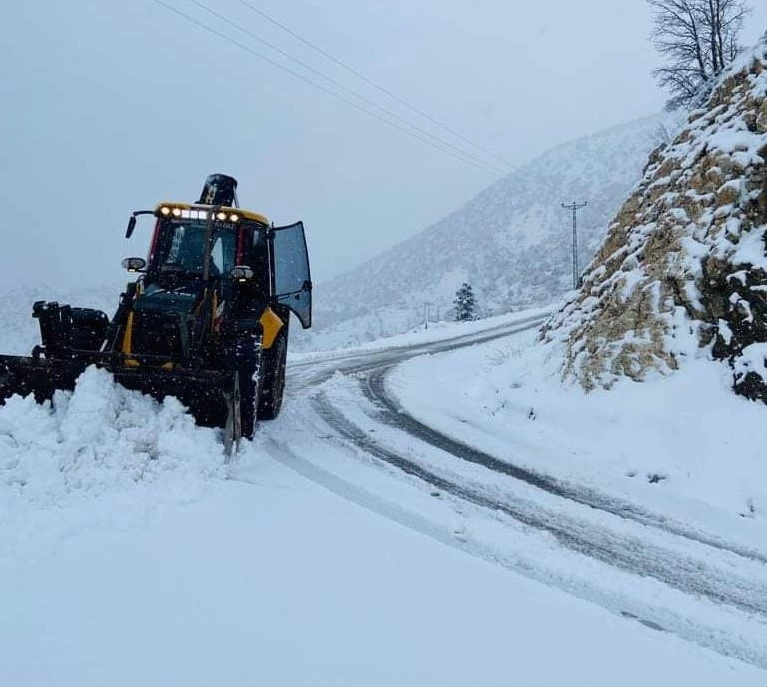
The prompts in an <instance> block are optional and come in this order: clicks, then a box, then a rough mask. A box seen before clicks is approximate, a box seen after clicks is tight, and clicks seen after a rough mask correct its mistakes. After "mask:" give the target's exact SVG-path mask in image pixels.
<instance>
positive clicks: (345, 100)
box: [151, 0, 498, 175]
mask: <svg viewBox="0 0 767 687" xmlns="http://www.w3.org/2000/svg"><path fill="white" fill-rule="evenodd" d="M151 1H152V2H154V3H155V4H157V5H160V6H161V7H164V8H165V9H167V10H169V11H170V12H173V13H174V14H176V15H178V16H179V17H182V18H183V19H185V20H186V21H188V22H190V23H192V24H194V25H195V26H198V27H199V28H201V29H203V30H205V31H208V32H209V33H212V34H214V35H216V36H218V37H219V38H222V39H223V40H225V41H227V42H228V43H231V44H232V45H236V46H237V47H238V48H240V49H241V50H244V51H245V52H248V53H250V54H251V55H253V56H254V57H256V58H258V59H260V60H263V61H264V62H266V63H268V64H270V65H272V66H273V67H276V68H277V69H280V70H282V71H284V72H287V73H288V74H291V75H292V76H295V77H296V78H297V79H300V80H301V81H304V82H305V83H308V84H309V85H310V86H313V87H314V88H316V89H317V90H319V91H322V92H323V93H326V94H327V95H329V96H331V97H333V98H336V99H337V100H340V101H341V102H343V103H346V104H347V105H349V106H350V107H353V108H354V109H356V110H359V111H360V112H364V113H365V114H366V115H368V116H369V117H373V118H374V119H377V120H378V121H380V122H383V123H384V124H386V125H388V126H390V127H392V128H394V129H397V130H399V131H401V132H403V133H405V134H407V135H408V136H410V137H411V138H415V139H416V140H418V141H421V142H422V143H426V145H429V146H431V147H432V148H435V149H436V150H439V151H441V152H443V153H445V154H446V155H450V156H451V157H453V158H455V159H456V160H460V161H461V162H463V163H465V164H467V165H471V166H472V167H475V168H476V169H479V170H481V171H483V172H486V173H492V174H494V175H495V174H497V173H498V172H497V171H496V170H494V169H492V168H491V167H489V165H486V164H483V165H480V164H477V163H475V162H472V161H471V160H469V159H467V158H466V157H464V156H462V155H461V154H457V153H454V152H452V151H450V150H448V149H446V148H444V147H442V146H441V145H439V144H437V143H435V142H433V141H430V140H429V139H428V138H424V137H422V136H420V135H418V134H417V133H414V132H413V131H410V130H409V129H406V128H405V127H403V126H400V125H399V124H397V123H396V122H392V121H390V120H388V119H386V118H384V117H382V116H380V115H379V114H377V113H376V112H372V111H371V110H368V109H367V108H364V107H362V106H361V105H359V104H358V103H355V102H354V101H352V100H349V99H348V98H344V97H343V96H342V95H339V94H338V93H336V92H334V91H331V90H330V89H328V88H325V87H324V86H322V85H321V84H318V83H316V82H315V81H312V80H311V79H309V78H308V77H306V76H304V75H303V74H300V73H299V72H296V71H294V70H293V69H290V68H289V67H286V66H285V65H283V64H280V63H279V62H275V61H274V60H272V59H271V58H269V57H267V56H266V55H263V54H261V53H259V52H258V51H256V50H254V49H253V48H252V47H250V46H249V45H245V44H243V43H241V42H240V41H238V40H236V39H234V38H232V37H231V36H228V35H227V34H225V33H223V32H221V31H219V30H217V29H215V28H213V27H212V26H209V25H207V24H205V23H204V22H201V21H199V20H197V19H195V18H194V17H192V16H190V15H188V14H186V13H185V12H183V11H181V10H179V9H178V8H176V7H173V6H172V5H169V4H167V3H165V2H163V0H151Z"/></svg>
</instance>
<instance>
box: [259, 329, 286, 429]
mask: <svg viewBox="0 0 767 687" xmlns="http://www.w3.org/2000/svg"><path fill="white" fill-rule="evenodd" d="M287 357H288V335H287V331H284V332H280V334H279V335H278V336H277V338H276V339H275V340H274V343H273V344H272V346H271V348H269V349H268V350H265V351H264V352H263V358H262V361H261V393H260V395H259V399H258V419H259V420H274V418H276V417H277V416H278V415H279V414H280V408H282V397H283V395H284V392H285V367H286V362H287Z"/></svg>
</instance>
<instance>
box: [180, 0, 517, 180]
mask: <svg viewBox="0 0 767 687" xmlns="http://www.w3.org/2000/svg"><path fill="white" fill-rule="evenodd" d="M187 2H190V3H192V4H193V5H196V6H197V7H199V8H201V9H203V10H204V11H205V12H208V13H209V14H212V15H213V16H214V17H216V18H217V19H219V20H220V21H223V22H225V23H226V24H228V25H229V26H232V27H233V28H235V29H237V30H238V31H241V32H242V33H244V34H245V35H247V36H249V37H250V38H253V39H254V40H257V41H258V42H259V43H261V44H262V45H265V46H266V47H268V48H270V49H271V50H274V51H275V52H276V53H278V54H279V55H282V56H283V57H285V58H286V59H288V60H290V61H291V62H294V63H295V64H298V65H299V66H301V67H303V68H304V69H306V70H307V71H308V72H311V73H312V74H314V75H315V76H319V77H320V78H321V79H325V81H327V82H329V83H331V84H333V85H334V86H335V87H336V88H340V89H341V90H342V91H344V92H346V93H348V94H349V95H352V96H354V97H355V98H359V99H360V100H362V101H363V102H365V103H367V104H368V105H371V106H372V107H375V108H376V109H377V110H380V111H381V112H384V113H385V114H387V115H388V116H389V117H391V118H392V119H394V120H395V121H398V122H400V123H401V124H403V125H404V126H409V127H410V128H412V129H414V130H415V131H417V132H418V133H419V134H422V135H424V136H427V137H428V138H431V139H432V140H434V141H436V142H437V143H439V144H441V145H444V146H445V147H446V148H450V149H451V150H453V151H455V152H457V153H458V154H459V155H463V156H465V157H468V158H469V159H471V160H474V161H475V162H477V163H479V164H481V165H484V166H486V167H488V169H490V170H492V171H493V172H494V173H496V174H505V173H506V170H503V169H500V168H497V167H496V166H494V165H493V164H490V163H488V162H486V161H485V160H483V159H482V158H481V157H477V156H476V155H474V154H473V153H470V152H468V151H466V150H463V149H462V148H459V147H458V146H455V145H453V144H452V143H449V142H448V141H445V140H444V139H442V138H440V137H439V136H435V135H434V134H432V133H431V132H429V131H427V130H426V129H422V128H420V127H418V126H416V125H415V124H411V123H410V122H408V121H407V120H406V119H404V118H403V117H400V116H399V115H398V114H397V113H396V112H392V111H391V110H389V109H387V108H385V107H383V106H381V105H379V104H378V103H377V102H375V101H374V100H371V99H370V98H368V97H366V96H364V95H361V94H360V93H357V92H356V91H355V90H353V89H351V88H348V87H347V86H345V85H344V84H342V83H341V82H340V81H337V80H336V79H334V78H332V77H330V76H327V75H326V74H323V73H322V72H321V71H319V70H318V69H315V68H314V67H312V66H311V65H310V64H307V63H306V62H304V61H302V60H300V59H298V58H297V57H294V56H293V55H291V54H290V53H289V52H287V51H285V50H283V49H282V48H280V47H278V46H276V45H274V44H273V43H271V42H269V41H268V40H266V39H265V38H262V37H261V36H258V35H256V34H255V33H253V32H252V31H250V30H248V29H246V28H244V27H243V26H240V25H239V24H238V23H237V22H235V21H232V20H231V19H229V18H228V17H226V16H225V15H223V14H221V13H220V12H218V11H216V10H214V9H213V8H211V7H209V6H208V5H206V4H205V3H204V2H202V1H201V0H187Z"/></svg>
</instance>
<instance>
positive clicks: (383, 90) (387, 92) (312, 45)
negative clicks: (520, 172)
mask: <svg viewBox="0 0 767 687" xmlns="http://www.w3.org/2000/svg"><path fill="white" fill-rule="evenodd" d="M237 2H239V3H240V4H241V5H244V6H245V7H247V8H248V9H249V10H251V11H252V12H255V13H256V14H257V15H258V16H260V17H262V18H263V19H266V21H268V22H270V23H271V24H273V25H274V26H276V27H277V28H279V29H281V30H283V31H285V32H286V33H287V34H289V35H290V36H292V37H293V38H295V39H296V40H298V41H300V42H301V43H303V44H304V45H306V46H307V47H309V48H311V49H312V50H314V51H315V52H318V53H319V54H320V55H322V56H323V57H325V58H327V59H328V60H330V61H331V62H334V63H335V64H337V65H338V66H339V67H341V68H342V69H345V70H346V71H347V72H349V73H350V74H353V75H354V76H356V77H357V78H358V79H362V80H363V81H364V82H365V83H367V84H369V85H370V86H372V87H373V88H375V89H377V90H379V91H380V92H381V93H383V94H385V95H387V96H388V97H390V98H391V99H392V100H396V101H397V102H398V103H400V104H401V105H404V106H405V107H406V108H408V109H409V110H410V111H411V112H415V113H416V114H417V115H420V116H421V117H423V118H424V119H428V120H429V121H430V122H431V123H432V124H436V125H437V126H438V127H440V128H441V129H443V130H444V131H447V132H448V133H450V134H452V135H453V136H456V137H458V138H460V139H461V140H462V141H465V142H466V143H468V144H469V145H471V146H473V147H474V148H476V149H477V150H481V151H482V152H483V153H485V154H486V155H489V156H490V157H492V158H495V159H496V160H497V161H498V162H502V163H503V164H504V165H506V166H508V167H513V165H512V164H511V162H509V161H508V160H505V159H504V158H502V157H501V156H500V155H496V154H495V153H493V152H492V151H491V150H488V149H487V148H484V147H483V146H481V145H479V144H478V143H475V142H474V141H472V140H471V139H470V138H468V137H467V136H464V135H463V134H462V133H460V132H459V131H456V130H455V129H452V128H451V127H449V126H448V125H447V124H444V123H443V122H440V121H439V120H438V119H435V118H434V117H432V116H431V115H430V114H428V113H427V112H424V111H423V110H421V109H419V108H418V107H416V106H415V105H412V104H411V103H409V102H408V101H407V100H405V99H404V98H402V97H400V96H398V95H397V94H396V93H393V92H392V91H390V90H389V89H388V88H385V87H384V86H381V85H380V84H379V83H376V82H375V81H374V80H373V79H371V78H370V77H368V76H365V74H363V73H362V72H360V71H359V70H357V69H354V67H350V66H349V65H348V64H346V63H345V62H344V61H343V60H341V59H340V58H338V57H335V56H334V55H331V54H330V53H329V52H327V51H326V50H323V49H322V48H321V47H320V46H318V45H316V44H315V43H312V42H311V41H309V40H308V39H306V38H304V37H303V36H301V35H300V34H298V33H296V32H295V31H293V30H292V29H291V28H290V27H288V26H286V25H285V24H283V23H282V22H280V21H278V20H277V19H275V18H274V17H272V16H270V15H268V14H267V13H266V12H264V11H263V10H261V9H259V8H258V7H255V6H254V5H252V4H251V3H250V2H248V0H237Z"/></svg>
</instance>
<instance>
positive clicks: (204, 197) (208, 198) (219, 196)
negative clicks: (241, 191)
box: [197, 174, 239, 208]
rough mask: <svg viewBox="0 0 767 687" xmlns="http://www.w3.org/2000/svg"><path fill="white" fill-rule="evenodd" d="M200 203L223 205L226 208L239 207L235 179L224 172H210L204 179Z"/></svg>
mask: <svg viewBox="0 0 767 687" xmlns="http://www.w3.org/2000/svg"><path fill="white" fill-rule="evenodd" d="M197 203H198V204H200V205H223V206H224V207H228V208H236V207H239V203H238V202H237V179H235V178H234V177H230V176H227V175H226V174H211V175H210V176H209V177H208V178H207V179H206V180H205V186H203V189H202V193H201V194H200V200H198V201H197Z"/></svg>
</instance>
